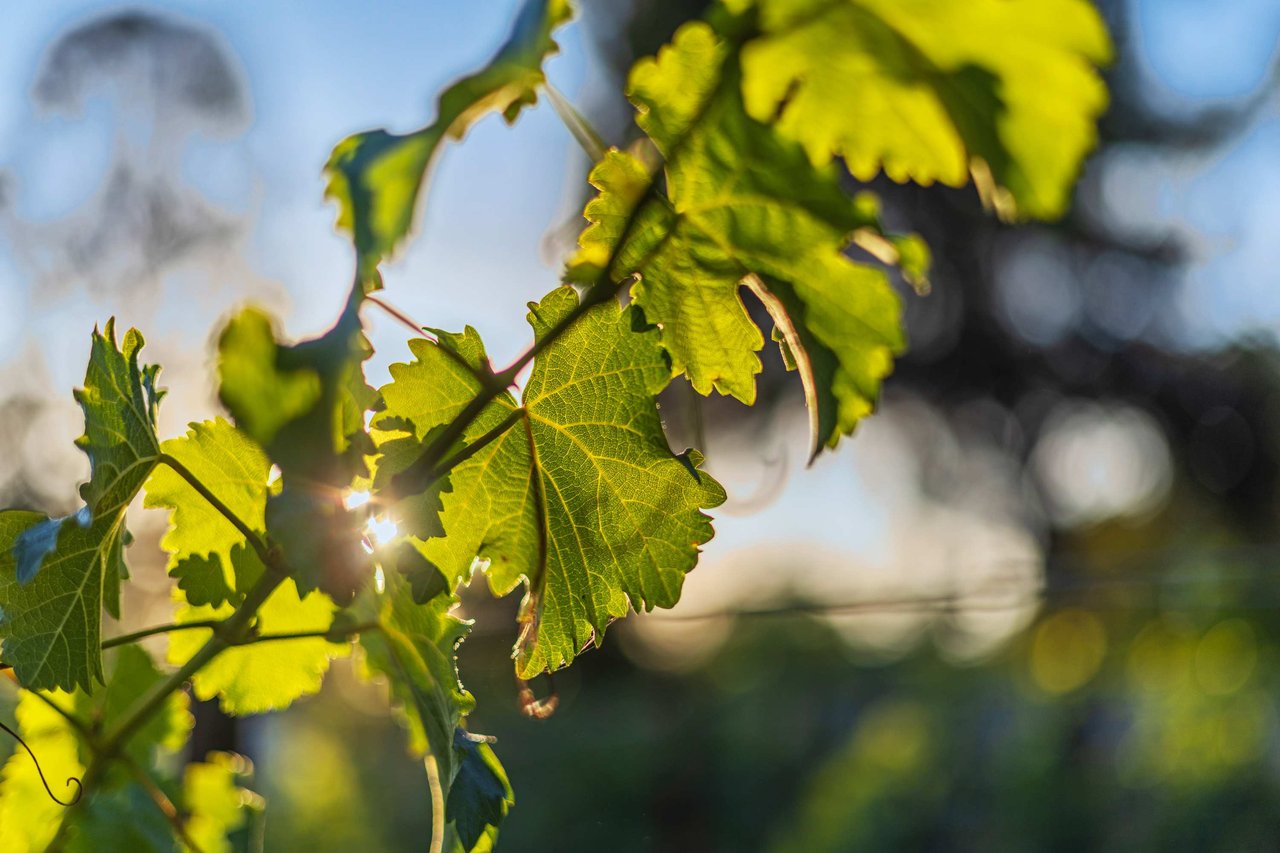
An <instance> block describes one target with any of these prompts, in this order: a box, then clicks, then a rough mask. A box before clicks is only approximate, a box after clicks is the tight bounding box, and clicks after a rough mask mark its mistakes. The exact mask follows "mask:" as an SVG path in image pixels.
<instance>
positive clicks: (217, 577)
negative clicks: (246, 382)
mask: <svg viewBox="0 0 1280 853" xmlns="http://www.w3.org/2000/svg"><path fill="white" fill-rule="evenodd" d="M160 449H161V450H162V451H163V452H164V453H165V454H166V455H168V456H170V457H172V458H173V459H175V460H177V462H178V463H180V464H181V465H182V466H183V467H185V468H186V469H187V470H188V471H190V472H191V473H192V474H193V475H195V477H196V479H198V480H199V481H200V482H201V483H203V484H204V486H205V488H207V489H208V490H209V491H210V492H212V493H213V495H214V496H215V497H217V498H218V500H220V501H222V503H223V504H224V505H225V506H226V507H227V509H229V510H231V512H232V513H233V514H234V515H235V516H236V517H237V518H239V519H240V520H241V521H243V522H244V523H245V524H246V525H247V526H248V527H249V528H250V529H251V530H253V531H255V532H257V533H259V534H260V535H261V534H265V533H266V521H265V518H264V515H265V508H266V503H267V494H268V492H269V490H270V486H269V484H268V482H269V479H270V474H271V461H270V460H269V459H267V456H266V454H265V453H263V452H262V449H261V448H260V447H259V446H258V445H257V444H256V443H254V442H253V441H252V440H251V439H249V437H248V436H246V435H245V434H244V433H242V432H240V431H239V430H237V429H236V428H235V427H233V426H232V425H231V424H229V423H227V422H226V421H225V420H223V419H222V418H217V419H215V420H211V421H204V422H202V423H193V424H191V425H190V427H189V429H188V432H187V434H186V435H185V436H181V437H179V438H172V439H169V440H168V441H166V442H164V444H162V445H161V447H160ZM144 506H147V507H153V508H163V509H168V510H171V511H172V512H171V514H170V517H169V529H168V530H167V531H166V532H165V534H164V537H163V538H162V539H161V540H160V547H162V548H163V549H164V550H165V551H167V552H168V553H169V565H168V568H169V573H170V574H171V575H173V576H174V577H175V578H177V579H178V588H179V589H181V590H182V591H183V593H184V594H185V595H186V599H187V602H188V603H190V604H194V605H201V604H209V605H213V606H215V607H216V606H218V605H220V604H222V603H223V602H226V601H239V600H240V599H241V598H243V597H244V593H246V592H247V591H248V590H249V588H250V587H251V586H252V585H253V584H254V583H255V582H256V581H257V579H258V578H259V577H261V575H262V572H263V570H264V566H263V565H262V560H261V559H259V557H258V555H257V553H256V552H255V551H254V550H253V549H252V547H250V545H249V542H248V541H247V540H246V539H245V537H244V534H242V533H241V532H240V531H239V530H237V529H236V526H235V525H234V524H232V523H231V522H230V521H228V520H227V518H226V516H224V515H223V514H222V513H221V512H219V511H218V510H217V509H215V508H214V507H213V505H212V504H211V503H209V502H208V501H207V500H205V499H204V497H202V496H201V495H200V494H199V493H198V492H196V490H195V489H194V488H193V487H192V485H191V484H190V483H188V482H187V480H186V479H184V478H183V477H182V476H180V475H179V474H177V473H176V472H175V471H174V470H173V469H172V468H169V467H168V466H163V465H162V466H160V467H159V468H157V469H156V470H155V471H154V472H153V473H152V474H151V479H149V480H148V481H147V484H146V498H145V502H144Z"/></svg>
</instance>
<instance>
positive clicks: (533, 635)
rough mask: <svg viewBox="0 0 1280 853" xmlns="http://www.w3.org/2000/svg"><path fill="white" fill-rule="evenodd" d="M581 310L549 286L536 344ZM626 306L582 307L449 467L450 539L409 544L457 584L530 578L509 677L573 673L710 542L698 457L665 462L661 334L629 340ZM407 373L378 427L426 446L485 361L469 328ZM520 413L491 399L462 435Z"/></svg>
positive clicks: (719, 496) (395, 369)
mask: <svg viewBox="0 0 1280 853" xmlns="http://www.w3.org/2000/svg"><path fill="white" fill-rule="evenodd" d="M577 303H578V297H577V294H576V293H575V292H574V291H573V290H572V289H570V288H558V289H557V290H555V291H553V292H552V293H550V294H549V295H548V296H547V297H545V298H544V299H543V301H542V303H541V304H538V305H531V306H530V314H529V321H530V323H531V324H532V325H533V328H534V333H535V335H537V336H538V337H541V336H542V335H544V334H545V333H546V332H547V330H548V329H549V328H551V327H552V326H553V325H555V324H556V323H557V322H558V321H559V320H560V319H562V318H563V317H564V316H566V315H567V314H568V313H569V312H570V311H572V310H573V309H574V307H575V306H576V305H577ZM634 315H635V310H634V309H632V308H627V309H621V308H619V307H618V305H617V304H616V303H614V302H609V303H606V304H604V305H601V306H598V307H596V308H593V309H591V310H590V311H588V312H587V313H586V315H585V316H584V317H583V318H582V320H581V321H580V322H578V323H577V324H576V325H574V326H573V327H571V328H570V330H569V331H568V332H567V333H566V334H565V335H564V336H563V337H561V338H560V339H559V340H557V341H556V342H555V343H554V344H552V345H551V346H549V347H548V348H547V349H546V350H545V351H544V352H543V353H542V354H541V355H540V356H539V357H538V358H537V359H536V360H535V362H534V366H533V372H532V374H531V375H530V377H529V381H528V384H527V385H526V387H525V389H524V393H523V395H522V404H523V406H522V408H521V409H520V411H521V412H522V414H521V416H520V419H519V421H518V422H517V423H516V424H515V426H513V427H512V428H511V429H509V430H507V431H506V432H505V433H503V434H502V435H501V437H499V438H498V439H496V440H495V441H493V442H492V443H491V444H489V445H488V446H487V447H485V448H484V449H482V450H480V451H479V452H477V453H476V454H475V455H474V456H472V457H471V458H470V459H468V460H467V461H466V462H464V463H462V464H461V465H459V466H458V467H456V468H455V469H454V470H453V471H452V472H451V474H450V478H449V479H450V484H451V490H450V491H447V492H443V493H442V494H440V495H439V498H440V500H441V501H442V505H443V507H444V510H443V516H442V519H443V522H444V528H445V530H446V531H448V535H447V536H445V537H443V538H436V539H429V540H427V541H426V542H422V543H418V544H419V547H420V549H421V550H422V553H423V555H424V556H425V557H426V558H427V559H428V560H430V561H431V562H432V563H433V564H435V565H436V566H439V567H440V569H441V571H443V572H444V573H445V576H446V577H448V578H449V579H450V582H451V583H453V584H456V583H457V582H458V581H459V579H461V578H465V577H466V576H467V575H468V574H469V572H470V571H471V567H472V564H473V562H474V561H475V560H479V561H481V563H482V564H483V565H485V566H487V571H488V575H489V582H490V585H491V586H492V587H493V589H494V591H495V592H496V593H498V594H505V593H507V592H510V591H511V590H512V589H514V588H515V587H516V586H517V585H519V584H520V583H522V582H524V583H526V584H527V586H528V596H527V599H526V603H525V607H524V610H523V613H524V616H523V618H524V619H525V620H526V622H527V624H526V629H525V636H524V638H523V640H522V642H521V644H520V647H519V650H518V652H519V656H518V660H517V668H518V670H519V672H520V673H521V674H522V675H525V676H529V675H533V674H536V673H538V672H541V671H543V670H548V669H557V668H560V667H562V666H566V665H568V664H569V663H570V662H571V661H572V660H573V659H574V657H575V656H576V655H577V654H578V652H579V651H580V650H581V649H582V648H583V647H584V646H586V645H587V644H589V643H590V642H592V641H593V640H594V641H596V642H598V641H599V638H600V637H601V636H602V635H603V633H604V630H605V627H606V626H607V625H608V623H609V622H610V621H611V620H612V619H614V618H617V617H619V616H623V615H625V614H626V613H628V612H630V611H631V610H632V609H633V608H635V609H640V608H644V609H650V608H653V607H670V606H671V605H673V604H675V602H676V600H677V599H678V598H679V595H680V588H681V585H682V582H683V580H684V575H685V573H686V572H687V571H689V570H690V569H691V568H692V567H693V565H694V563H695V562H696V560H697V553H698V545H700V544H701V543H703V542H706V541H707V540H708V539H710V538H711V532H712V531H711V525H710V523H709V521H710V520H709V519H708V517H707V516H706V515H704V514H703V513H702V512H701V511H700V508H702V507H714V506H717V505H719V504H720V503H721V502H722V501H723V500H724V491H723V490H722V489H721V488H720V486H719V484H717V483H716V482H715V481H714V480H713V479H712V478H711V477H710V476H709V475H707V474H705V473H702V472H700V471H698V469H697V465H698V463H699V461H700V460H701V457H700V456H699V455H698V454H697V453H696V452H692V451H691V452H689V453H688V454H686V455H684V456H677V455H675V454H673V453H672V452H671V450H670V448H669V447H668V446H667V441H666V437H665V436H664V435H663V432H662V426H661V424H660V422H659V420H658V411H657V408H656V406H655V405H654V402H653V395H654V394H656V393H657V392H658V391H660V390H661V389H662V388H663V387H664V386H665V385H666V383H667V380H668V377H669V369H668V367H667V364H666V362H665V360H664V358H663V355H662V351H661V349H660V348H659V347H658V341H657V332H656V331H655V330H652V329H651V330H648V331H642V332H641V331H633V330H632V327H633V324H634V323H635V322H636V319H637V318H636V317H635V316H634ZM410 346H411V349H412V351H413V353H414V355H415V356H416V359H417V360H416V361H414V362H413V363H412V364H401V365H393V366H392V369H391V371H392V377H393V380H394V381H393V382H392V383H391V384H390V385H387V386H385V387H384V388H383V389H382V394H383V397H384V399H385V401H386V404H387V411H386V413H385V415H384V416H383V418H384V419H386V420H392V421H398V422H404V423H408V424H412V425H413V428H414V430H415V436H416V437H417V438H418V439H419V440H421V439H423V438H424V437H425V436H426V435H427V434H428V433H430V432H431V430H432V429H433V428H435V427H436V426H437V425H439V424H440V423H443V422H445V421H447V420H448V419H450V418H452V417H453V416H454V415H455V414H456V413H457V412H458V411H459V410H460V409H461V408H462V406H463V405H465V403H466V401H467V400H469V399H470V398H471V397H472V396H473V395H474V394H475V392H476V390H477V389H478V380H477V379H476V377H475V376H474V375H473V374H472V373H471V372H470V371H468V370H467V369H465V368H463V367H461V366H460V363H459V362H460V360H459V359H457V358H455V357H450V356H449V355H448V354H447V353H446V352H445V350H444V348H445V347H450V348H452V349H453V350H454V352H455V353H461V354H463V355H464V359H463V360H466V359H478V358H483V350H482V349H480V343H479V338H478V336H476V334H475V332H474V331H473V330H470V329H468V330H467V332H466V333H464V334H463V335H460V336H448V337H444V336H442V337H441V338H440V342H439V343H438V344H436V343H432V342H429V341H425V340H416V341H413V342H411V344H410ZM516 410H517V405H516V402H515V400H514V398H513V397H511V396H510V395H506V396H503V397H499V398H498V399H497V400H495V401H494V402H493V403H492V404H491V405H490V406H489V407H488V408H487V409H486V411H485V412H484V413H483V414H482V415H481V417H480V418H479V419H478V420H477V421H476V422H475V423H474V424H473V425H472V426H471V428H470V429H469V430H468V432H467V436H466V439H467V441H474V440H475V439H476V438H478V437H479V436H481V435H483V434H484V433H486V432H487V431H489V430H490V429H492V428H494V427H495V426H497V425H499V424H501V423H502V422H503V421H504V420H506V419H507V418H508V416H509V415H510V414H511V413H512V412H513V411H516Z"/></svg>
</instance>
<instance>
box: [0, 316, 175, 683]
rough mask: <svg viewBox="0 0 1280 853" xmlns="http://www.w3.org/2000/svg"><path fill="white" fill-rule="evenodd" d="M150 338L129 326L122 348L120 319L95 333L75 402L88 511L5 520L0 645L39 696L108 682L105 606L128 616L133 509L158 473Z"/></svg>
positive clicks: (8, 515)
mask: <svg viewBox="0 0 1280 853" xmlns="http://www.w3.org/2000/svg"><path fill="white" fill-rule="evenodd" d="M142 345H143V340H142V335H140V334H138V332H137V330H136V329H130V330H129V331H128V332H127V333H126V334H125V336H124V346H123V349H121V348H119V347H117V345H116V340H115V321H114V320H108V321H107V325H106V328H105V329H104V331H103V332H102V333H99V332H98V330H97V329H94V332H93V341H92V346H91V350H90V356H89V366H88V369H87V370H86V372H85V382H84V388H81V389H79V390H77V391H76V393H75V396H76V400H77V401H78V402H79V403H80V407H81V408H82V409H83V410H84V422H85V431H84V434H83V435H82V436H80V438H78V439H76V444H77V446H79V447H80V449H81V450H83V451H84V452H85V453H86V454H87V455H88V457H89V464H90V475H89V482H87V483H85V484H84V485H83V486H81V488H80V494H81V497H83V498H84V501H85V506H84V507H83V508H81V510H80V511H79V512H76V513H74V514H72V515H69V516H66V517H64V518H56V519H50V518H46V517H44V516H41V515H38V514H35V513H28V512H4V513H0V639H3V641H4V658H5V661H6V662H7V663H10V664H12V665H13V667H14V670H15V673H16V675H17V677H18V679H19V681H20V682H21V683H22V684H23V685H25V686H27V687H30V688H32V689H46V688H55V687H56V688H64V689H70V688H73V687H76V686H80V687H83V688H86V689H88V688H89V687H90V686H91V684H92V682H93V681H101V680H102V654H101V651H100V649H99V637H100V635H101V631H102V609H103V607H104V606H105V607H106V609H107V610H108V611H109V612H110V613H111V614H112V615H113V616H116V617H119V615H120V579H121V578H122V577H127V576H128V571H127V569H126V568H125V564H124V556H123V546H124V543H125V541H126V539H127V537H128V533H127V532H126V531H125V527H124V521H125V510H126V508H127V507H128V505H129V503H130V502H131V501H132V500H133V498H134V496H135V495H137V493H138V490H139V489H140V488H141V487H142V484H143V483H144V482H145V481H146V479H147V477H148V475H149V474H150V473H151V470H152V469H153V468H154V467H155V465H156V463H157V460H158V457H159V453H160V444H159V441H158V440H157V439H156V434H155V419H156V405H157V403H158V402H159V400H160V397H161V396H163V392H161V391H158V390H157V389H156V387H155V382H156V376H157V374H158V372H159V368H158V367H155V366H153V365H152V366H141V365H139V363H138V351H139V350H140V349H142Z"/></svg>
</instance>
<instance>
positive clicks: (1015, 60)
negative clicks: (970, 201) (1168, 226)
mask: <svg viewBox="0 0 1280 853" xmlns="http://www.w3.org/2000/svg"><path fill="white" fill-rule="evenodd" d="M727 5H728V6H730V7H731V8H733V9H734V10H735V11H737V12H740V13H741V12H745V11H747V9H748V8H750V7H754V11H755V15H756V17H755V25H756V26H757V27H758V28H759V32H760V34H759V36H758V37H756V38H754V39H752V40H751V41H749V42H748V43H747V44H746V46H745V47H744V49H743V53H742V67H743V80H742V91H743V95H744V96H745V99H746V107H747V112H748V113H750V114H751V116H752V117H754V118H755V119H757V120H758V121H765V122H769V121H773V122H775V123H776V126H777V127H778V129H779V131H780V132H781V133H783V134H784V135H786V136H788V137H790V138H792V139H795V140H796V141H798V142H799V143H801V144H802V145H803V146H804V147H805V150H806V151H807V152H808V154H809V157H810V158H811V159H812V160H813V162H814V163H815V164H818V165H822V164H825V163H827V162H829V161H830V160H831V158H832V157H833V156H840V157H843V158H844V161H845V162H846V163H847V164H848V166H849V169H850V171H852V172H853V174H854V175H855V176H856V177H858V178H860V179H862V180H869V179H870V178H872V177H874V176H875V174H876V173H877V172H879V171H881V170H882V169H883V171H884V172H885V174H887V175H888V176H889V177H890V178H892V179H893V180H895V181H906V180H914V181H917V182H919V183H924V184H928V183H932V182H933V181H935V180H936V181H941V182H942V183H945V184H949V185H951V186H961V185H963V184H964V183H965V182H966V181H967V180H968V179H969V176H970V174H971V173H972V174H973V175H974V177H975V178H977V179H978V181H979V189H980V190H981V191H983V192H984V195H985V196H986V198H987V200H988V202H989V203H991V204H993V205H994V206H995V208H996V209H997V211H999V212H1001V213H1002V214H1005V215H1010V216H1012V215H1021V216H1030V217H1036V218H1050V219H1052V218H1056V217H1058V216H1061V215H1062V213H1063V211H1064V210H1065V209H1066V205H1067V202H1068V200H1069V199H1070V190H1071V185H1072V183H1073V182H1074V180H1075V177H1076V174H1077V173H1078V171H1079V168H1080V162H1081V160H1082V158H1083V157H1084V155H1085V154H1087V153H1088V152H1089V150H1090V149H1091V148H1092V147H1093V146H1094V144H1095V141H1096V138H1097V137H1096V130H1095V126H1094V123H1095V120H1096V119H1097V117H1098V114H1099V113H1101V111H1102V110H1103V108H1104V107H1105V106H1106V103H1107V92H1106V87H1105V86H1104V84H1103V82H1102V79H1101V77H1100V76H1099V75H1098V71H1097V66H1098V65H1099V64H1102V63H1105V62H1107V61H1109V60H1110V56H1111V44H1110V40H1109V38H1108V36H1107V31H1106V27H1105V25H1104V24H1103V21H1102V17H1101V16H1100V15H1099V14H1098V12H1097V10H1096V9H1094V8H1093V6H1092V5H1090V4H1089V3H1088V2H1086V0H729V2H728V3H727Z"/></svg>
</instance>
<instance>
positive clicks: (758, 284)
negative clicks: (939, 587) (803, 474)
mask: <svg viewBox="0 0 1280 853" xmlns="http://www.w3.org/2000/svg"><path fill="white" fill-rule="evenodd" d="M629 88H630V94H631V98H632V100H633V101H635V103H636V105H637V108H638V109H639V117H638V121H639V122H640V125H641V127H642V128H644V129H645V130H646V131H647V132H648V133H649V134H650V135H651V137H652V139H653V141H654V142H655V144H656V145H657V146H658V148H659V150H660V151H662V153H663V154H664V155H665V156H666V157H667V158H668V160H667V164H666V187H667V192H668V194H669V199H668V198H663V197H661V196H654V195H652V194H651V195H650V196H648V197H645V196H644V195H643V190H642V189H641V188H642V187H643V186H645V185H647V181H648V178H647V175H646V174H645V170H644V169H643V168H642V167H641V165H640V164H639V163H638V162H637V161H636V160H635V159H634V158H632V157H631V156H630V155H627V154H623V153H621V152H618V151H613V152H610V153H609V154H608V155H607V156H606V158H605V159H604V160H603V161H602V162H601V163H600V164H599V165H598V166H597V167H596V168H595V169H594V170H593V172H592V174H591V181H592V183H593V184H595V185H596V187H598V188H599V189H600V191H601V192H600V195H599V197H598V198H596V199H595V200H593V201H592V202H591V203H590V204H589V205H588V206H587V209H586V216H587V218H588V219H590V220H591V221H592V223H593V224H592V225H591V227H589V228H588V229H587V230H586V232H584V234H583V236H582V241H581V242H582V250H581V252H580V253H579V254H578V256H577V257H576V258H575V259H574V260H573V261H572V262H571V264H570V268H569V275H570V277H571V278H572V279H574V280H577V281H592V280H595V279H596V278H597V277H598V276H599V275H600V273H601V272H602V267H603V265H604V264H607V263H609V260H610V258H612V259H613V266H612V267H611V269H610V270H609V271H608V274H609V276H610V277H611V278H612V279H613V280H622V279H623V278H625V277H627V276H629V275H635V276H636V277H637V281H636V283H635V284H634V285H633V286H632V288H631V294H632V297H633V299H634V300H635V304H636V305H638V306H639V307H640V308H641V310H643V312H644V316H645V318H646V319H647V320H649V321H650V322H652V323H655V324H657V325H658V326H660V327H661V330H662V331H661V339H662V345H663V347H664V348H665V349H666V350H667V352H668V353H669V354H670V356H671V367H672V370H673V371H674V372H675V373H687V374H688V376H689V380H690V382H691V383H692V384H693V387H694V388H695V389H697V390H698V391H699V392H701V393H703V394H709V393H710V392H711V390H712V389H713V388H714V389H716V390H718V391H720V392H721V393H725V394H731V395H733V396H735V397H737V398H738V399H740V400H742V401H744V402H747V403H751V402H753V401H754V400H755V374H756V373H757V372H759V370H760V360H759V358H758V357H757V356H756V352H757V351H758V350H759V349H760V348H761V346H763V343H764V338H763V335H762V334H761V332H760V330H759V329H758V328H757V327H756V324H755V323H754V322H753V321H752V319H751V317H750V316H749V315H748V314H747V311H746V308H745V307H744V305H743V302H742V297H741V290H742V288H743V287H744V286H750V287H751V289H752V290H754V291H755V292H756V294H757V295H758V296H759V297H760V298H761V299H762V300H763V301H764V303H765V305H766V307H768V308H769V309H770V311H771V313H772V314H773V315H774V319H775V322H776V324H777V326H778V328H779V329H780V330H781V331H782V333H783V335H784V337H785V339H786V341H787V344H788V347H789V354H790V355H791V356H792V357H793V359H794V363H795V364H796V366H797V367H799V368H800V370H801V376H802V380H803V383H804V388H805V392H806V396H807V399H808V402H809V408H810V417H811V426H812V429H811V437H812V442H813V444H812V449H813V451H814V452H815V453H816V452H817V450H818V449H820V448H821V447H822V446H833V445H834V444H835V443H836V442H837V441H838V440H839V438H840V436H841V435H844V434H847V433H848V432H850V431H851V430H852V429H853V427H854V426H855V425H856V424H857V422H858V420H859V419H861V418H862V417H863V416H864V415H866V414H867V413H869V412H870V411H871V409H872V407H873V405H874V402H875V399H876V397H877V396H878V393H879V386H880V381H881V380H882V379H883V377H884V376H885V375H886V374H888V372H889V371H890V369H891V368H892V357H893V355H894V354H895V353H896V352H899V351H900V350H901V349H902V348H903V346H904V340H903V335H902V329H901V323H900V307H899V303H898V298H897V296H896V295H895V294H894V292H893V291H892V289H891V288H890V286H889V283H888V279H887V277H886V275H885V273H884V272H883V271H882V270H880V269H879V268H876V267H873V266H869V265H867V264H862V263H855V262H853V261H852V260H850V259H849V258H847V257H846V256H845V255H844V250H845V248H846V246H847V245H848V244H849V243H850V241H851V240H852V239H853V237H854V234H855V232H862V231H868V230H870V231H873V232H875V233H878V230H879V229H880V227H881V226H880V224H879V219H878V210H875V209H874V208H873V209H870V210H869V209H868V208H867V205H866V204H865V201H864V200H863V199H852V198H850V197H849V196H847V195H846V194H845V192H844V191H843V190H842V189H841V188H840V185H839V176H838V174H837V173H836V171H835V169H834V167H833V166H823V167H815V166H814V165H812V164H811V163H810V162H809V160H808V158H807V157H806V156H805V154H804V152H803V151H802V150H801V149H800V147H799V146H798V145H796V144H795V143H793V142H788V141H787V140H785V139H783V138H781V137H779V136H778V135H777V133H775V132H774V131H773V130H772V129H771V128H769V127H767V126H766V125H764V124H761V123H759V122H757V121H755V120H754V119H752V118H750V117H749V116H747V115H746V113H745V112H744V111H743V107H742V100H741V96H740V94H739V87H738V85H737V69H736V66H735V64H734V59H733V56H732V54H731V51H730V48H729V45H728V44H727V43H725V42H724V41H723V40H722V39H721V38H719V37H718V36H717V35H716V34H715V33H714V32H713V31H712V29H711V28H710V27H709V26H708V25H706V24H703V23H694V24H689V25H686V26H685V27H683V28H682V29H681V30H680V31H679V32H678V33H677V34H676V36H675V39H674V41H673V42H672V44H671V45H669V46H668V47H666V48H664V49H663V50H662V51H661V52H660V53H659V54H658V57H657V59H656V60H647V61H642V62H640V63H637V64H636V66H635V68H634V69H633V71H632V75H631V82H630V87H629ZM637 204H638V205H639V207H638V208H637ZM633 211H634V213H633ZM627 223H630V227H629V228H628V226H627ZM624 238H625V242H621V243H620V241H623V240H624ZM919 254H920V252H919V251H918V249H917V251H916V252H915V254H914V255H913V256H912V258H911V260H912V262H913V263H912V272H913V273H914V274H917V275H922V273H923V267H924V266H925V264H924V263H922V262H921V261H920V259H919Z"/></svg>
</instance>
